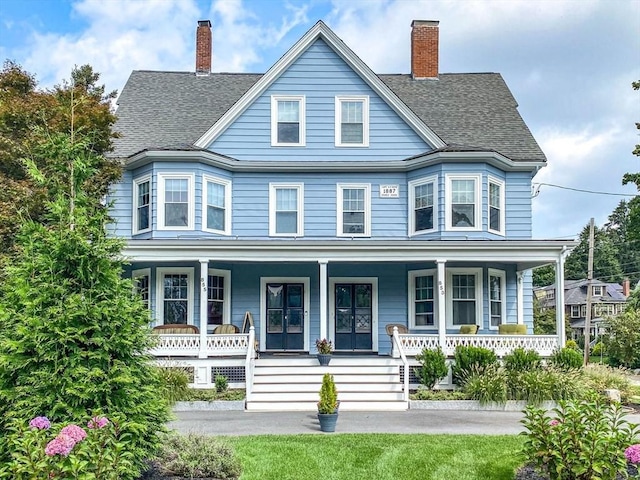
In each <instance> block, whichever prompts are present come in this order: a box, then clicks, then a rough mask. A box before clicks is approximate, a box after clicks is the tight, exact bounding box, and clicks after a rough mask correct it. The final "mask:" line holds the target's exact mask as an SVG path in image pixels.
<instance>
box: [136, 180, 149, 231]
mask: <svg viewBox="0 0 640 480" xmlns="http://www.w3.org/2000/svg"><path fill="white" fill-rule="evenodd" d="M149 230H151V176H149V175H147V176H144V177H141V178H136V179H135V180H134V181H133V234H134V235H135V234H137V233H144V232H148V231H149Z"/></svg>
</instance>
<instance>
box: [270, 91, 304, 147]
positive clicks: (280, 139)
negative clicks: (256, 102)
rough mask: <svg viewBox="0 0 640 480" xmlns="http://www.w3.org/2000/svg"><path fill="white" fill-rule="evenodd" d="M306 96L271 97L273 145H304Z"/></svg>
mask: <svg viewBox="0 0 640 480" xmlns="http://www.w3.org/2000/svg"><path fill="white" fill-rule="evenodd" d="M304 102H305V98H304V96H300V95H298V96H272V97H271V145H272V146H304V144H305V111H304V110H305V107H304Z"/></svg>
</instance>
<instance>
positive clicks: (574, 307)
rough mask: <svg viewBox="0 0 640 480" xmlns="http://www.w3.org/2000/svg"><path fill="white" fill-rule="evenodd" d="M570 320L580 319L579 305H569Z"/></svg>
mask: <svg viewBox="0 0 640 480" xmlns="http://www.w3.org/2000/svg"><path fill="white" fill-rule="evenodd" d="M571 318H580V305H571Z"/></svg>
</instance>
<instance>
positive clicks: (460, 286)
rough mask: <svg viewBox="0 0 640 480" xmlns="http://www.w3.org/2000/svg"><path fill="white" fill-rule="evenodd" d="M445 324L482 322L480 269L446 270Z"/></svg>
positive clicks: (453, 326) (458, 324)
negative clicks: (446, 305)
mask: <svg viewBox="0 0 640 480" xmlns="http://www.w3.org/2000/svg"><path fill="white" fill-rule="evenodd" d="M447 280H448V284H449V285H448V288H447V289H446V292H447V296H448V298H447V303H448V308H447V314H448V315H447V326H449V327H452V328H455V327H458V326H460V325H481V324H482V269H480V268H469V269H461V268H450V269H448V270H447Z"/></svg>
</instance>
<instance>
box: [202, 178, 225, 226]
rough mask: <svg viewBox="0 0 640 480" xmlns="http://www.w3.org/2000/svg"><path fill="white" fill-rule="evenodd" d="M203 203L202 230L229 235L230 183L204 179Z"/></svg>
mask: <svg viewBox="0 0 640 480" xmlns="http://www.w3.org/2000/svg"><path fill="white" fill-rule="evenodd" d="M204 185H205V195H206V197H205V201H204V202H203V206H204V208H205V209H206V210H205V212H203V215H202V217H203V224H204V225H203V229H204V230H206V231H210V232H215V233H222V234H224V235H230V234H231V183H230V182H228V181H226V180H220V179H215V178H211V177H207V176H205V177H204Z"/></svg>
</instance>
